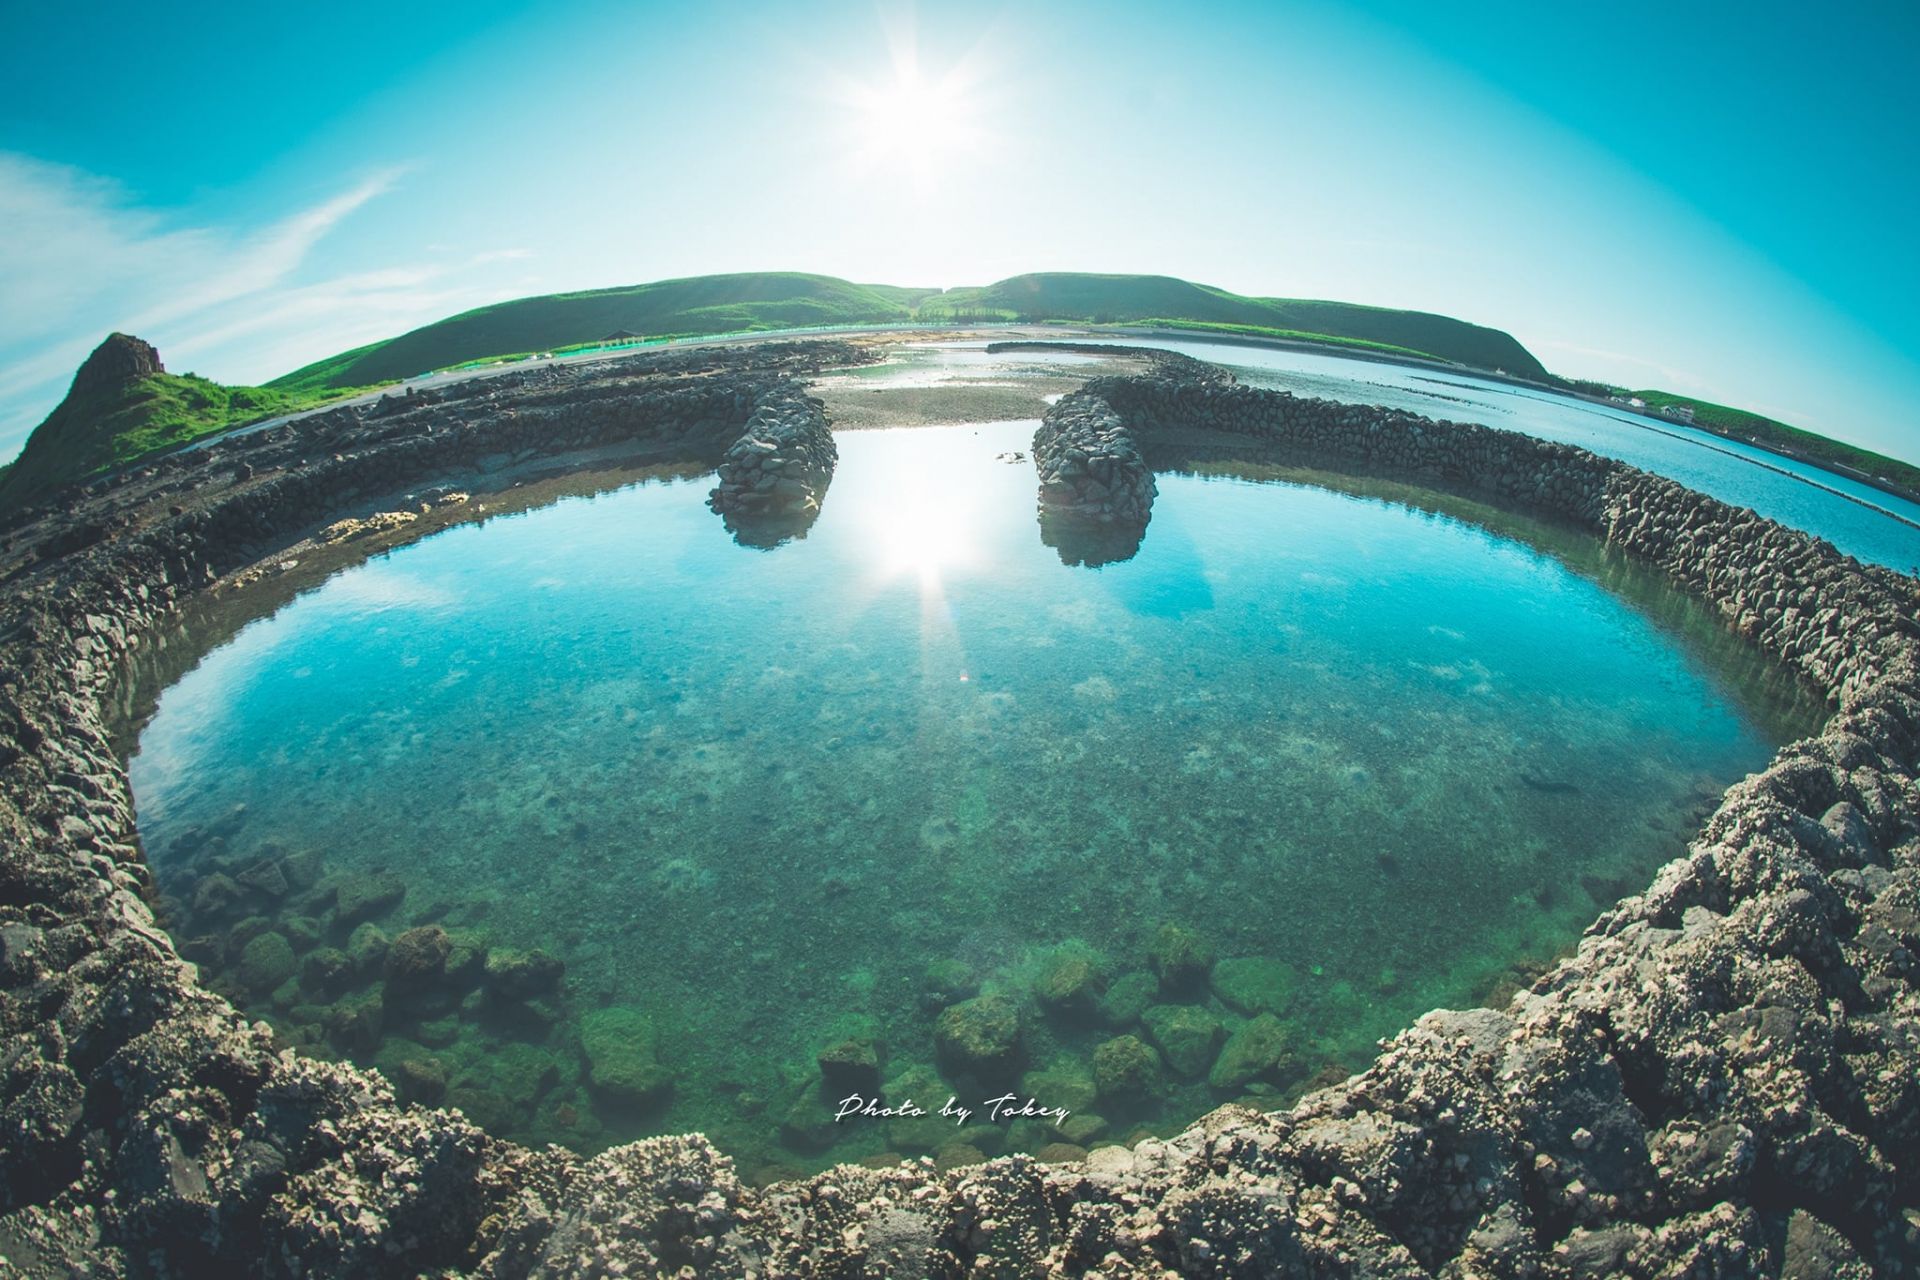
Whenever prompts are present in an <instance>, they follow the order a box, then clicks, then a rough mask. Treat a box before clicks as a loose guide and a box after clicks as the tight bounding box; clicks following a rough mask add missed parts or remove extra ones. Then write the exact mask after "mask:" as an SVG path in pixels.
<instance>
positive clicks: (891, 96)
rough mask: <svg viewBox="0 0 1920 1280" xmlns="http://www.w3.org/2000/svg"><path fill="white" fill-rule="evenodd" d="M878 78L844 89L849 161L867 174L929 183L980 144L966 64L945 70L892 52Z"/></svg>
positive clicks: (977, 111) (978, 113) (976, 98)
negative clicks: (849, 135) (849, 130)
mask: <svg viewBox="0 0 1920 1280" xmlns="http://www.w3.org/2000/svg"><path fill="white" fill-rule="evenodd" d="M891 63H892V64H891V66H889V67H888V68H887V70H886V71H885V72H884V73H882V74H881V75H880V76H879V77H877V78H875V79H873V80H869V81H865V82H852V83H849V84H847V85H845V86H844V87H843V92H842V93H841V95H840V96H841V98H842V100H843V101H844V102H845V103H846V105H847V106H848V107H849V109H850V110H849V116H850V123H851V125H852V132H853V147H852V151H853V158H854V164H855V167H856V168H857V169H859V170H860V171H861V172H863V173H866V174H878V175H886V174H893V175H895V176H900V175H905V176H910V177H912V178H914V179H915V180H916V181H917V182H918V184H919V185H920V186H921V187H923V188H924V187H926V186H928V185H930V184H932V183H933V182H934V181H935V180H936V179H938V178H939V177H941V176H942V175H943V174H945V173H946V172H948V171H949V170H950V169H951V168H952V167H953V166H954V164H955V163H956V162H958V161H960V160H962V159H964V158H965V157H966V156H967V155H968V154H969V153H972V152H975V151H978V150H979V149H980V148H981V147H982V145H983V143H984V137H985V135H984V132H983V130H982V127H981V122H980V121H981V112H982V105H981V101H980V95H979V93H978V91H977V86H976V83H975V77H974V76H973V75H972V74H971V73H970V72H969V70H968V68H967V65H966V64H965V63H961V64H956V65H955V66H953V67H951V68H948V69H946V70H943V71H938V72H936V71H932V70H930V69H928V68H925V67H923V66H922V65H921V64H920V60H919V58H918V57H917V56H914V55H912V54H911V53H900V52H896V53H895V55H894V57H893V59H892V60H891Z"/></svg>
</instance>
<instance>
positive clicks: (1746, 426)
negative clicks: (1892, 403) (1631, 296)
mask: <svg viewBox="0 0 1920 1280" xmlns="http://www.w3.org/2000/svg"><path fill="white" fill-rule="evenodd" d="M1623 394H1627V395H1633V396H1638V397H1639V398H1640V399H1642V400H1645V401H1646V402H1647V407H1648V408H1649V409H1653V410H1655V411H1658V410H1660V409H1665V408H1668V407H1670V406H1674V405H1679V406H1682V407H1685V408H1690V409H1692V410H1693V425H1694V426H1696V427H1698V428H1699V429H1700V430H1702V431H1711V432H1712V433H1713V434H1715V435H1718V436H1726V437H1728V438H1730V439H1734V440H1745V441H1747V442H1748V443H1750V444H1757V445H1759V446H1760V447H1761V448H1763V449H1774V450H1778V451H1779V452H1781V453H1785V454H1790V455H1792V456H1793V457H1796V458H1803V459H1805V460H1806V461H1808V462H1811V463H1814V464H1815V465H1817V466H1823V467H1827V468H1830V469H1832V470H1837V471H1840V472H1842V473H1850V474H1852V475H1854V476H1856V477H1857V478H1859V479H1862V480H1878V481H1881V482H1883V483H1888V484H1894V485H1898V486H1900V487H1901V488H1903V489H1906V490H1908V491H1910V492H1920V467H1916V466H1913V465H1911V464H1909V463H1905V462H1901V461H1900V460H1899V459H1898V458H1889V457H1887V456H1886V455H1885V454H1879V453H1874V452H1873V451H1872V450H1870V449H1862V448H1859V447H1858V446H1856V445H1850V444H1846V443H1844V442H1842V441H1839V440H1831V439H1828V438H1827V437H1826V436H1820V435H1815V434H1814V433H1813V432H1811V431H1803V430H1801V429H1800V428H1799V427H1790V426H1788V425H1787V424H1786V423H1784V422H1779V421H1776V420H1775V419H1773V418H1768V417H1765V416H1763V415H1761V414H1758V413H1749V412H1748V411H1747V410H1745V409H1732V408H1728V407H1727V406H1726V405H1724V404H1714V403H1713V402H1711V401H1708V400H1695V399H1693V398H1691V397H1689V396H1677V395H1675V394H1673V393H1672V392H1671V391H1632V392H1625V393H1623Z"/></svg>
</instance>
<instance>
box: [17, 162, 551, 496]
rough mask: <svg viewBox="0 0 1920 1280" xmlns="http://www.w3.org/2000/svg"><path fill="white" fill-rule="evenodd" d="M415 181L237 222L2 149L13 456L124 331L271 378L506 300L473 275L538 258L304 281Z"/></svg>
mask: <svg viewBox="0 0 1920 1280" xmlns="http://www.w3.org/2000/svg"><path fill="white" fill-rule="evenodd" d="M401 176H402V174H401V172H400V171H399V170H387V171H383V172H378V173H374V174H371V175H369V176H365V177H361V178H359V179H357V180H355V181H353V182H352V183H351V185H349V186H346V187H345V188H344V189H343V190H340V191H338V192H337V193H335V194H332V195H330V196H328V197H327V198H325V199H323V200H320V201H318V202H316V203H314V204H312V205H309V206H307V207H304V208H299V209H296V210H294V211H292V212H290V213H287V214H285V215H283V216H281V217H279V218H277V219H274V220H272V221H269V222H266V223H264V224H254V225H222V224H221V223H220V222H219V221H218V220H215V219H209V218H205V217H192V216H183V215H180V214H178V213H175V214H169V213H167V212H165V211H160V210H154V209H148V208H142V207H140V206H139V205H138V204H136V203H135V202H134V201H133V200H132V198H131V197H130V196H129V194H128V193H127V192H126V191H124V190H123V189H122V188H120V187H119V186H118V185H117V184H115V183H114V182H112V181H110V180H108V179H104V178H101V177H98V176H96V175H93V174H89V173H86V172H83V171H81V170H78V169H74V168H70V167H68V166H64V165H56V164H49V163H47V162H45V161H42V160H38V159H35V158H33V157H30V156H24V155H19V154H15V153H8V152H0V224H4V225H5V226H6V227H7V228H8V231H9V234H8V235H7V236H6V237H4V238H0V299H4V305H0V460H4V459H5V458H6V457H7V456H10V455H11V454H12V453H13V451H14V450H15V449H16V448H17V447H18V445H19V444H20V443H21V442H22V441H23V440H24V439H25V437H26V434H27V432H28V431H30V430H31V429H32V427H33V425H34V424H35V423H36V422H37V421H38V420H39V419H40V418H42V417H44V416H45V415H46V413H47V411H48V410H49V409H51V408H52V407H53V405H54V404H55V403H56V402H57V401H58V399H59V397H60V395H61V394H62V393H63V391H64V390H65V386H66V382H67V379H68V378H70V377H71V376H72V373H73V370H74V369H75V368H76V367H77V366H78V365H79V363H80V361H81V360H83V359H84V358H85V357H86V354H87V352H88V351H90V350H91V349H92V348H93V346H94V345H95V344H96V343H98V342H99V341H100V339H101V338H102V337H104V336H105V335H106V334H107V333H108V332H109V331H111V330H114V329H120V330H125V331H129V332H133V333H138V334H140V335H141V336H142V337H145V338H148V339H150V340H152V341H153V342H155V343H156V344H157V345H158V346H159V347H160V351H161V356H162V358H163V359H166V360H168V361H169V363H170V366H171V367H185V366H183V365H182V364H181V363H180V362H181V361H185V360H192V361H204V360H214V361H217V362H218V364H219V368H218V369H217V370H207V371H208V372H217V373H218V374H222V375H224V376H226V377H227V378H229V379H236V378H240V377H244V378H261V377H268V376H272V375H273V374H277V373H284V372H286V371H287V370H288V369H290V368H292V367H293V366H294V365H296V364H299V363H302V362H304V361H306V360H310V359H314V358H318V357H319V356H322V355H326V354H329V353H330V352H332V351H334V350H338V349H341V348H344V347H349V346H354V345H357V344H359V343H363V342H368V341H372V340H374V339H375V338H379V337H385V336H390V335H391V334H393V333H394V332H396V331H397V330H399V329H403V328H406V327H408V326H409V325H410V324H414V323H419V322H420V321H422V320H424V319H428V318H432V317H435V316H438V315H441V314H444V313H445V312H446V311H447V310H449V309H457V308H458V307H460V306H462V305H472V304H473V303H474V302H476V301H482V300H487V301H491V300H494V299H495V298H497V297H499V296H501V293H500V291H499V290H497V289H496V290H493V291H490V292H489V291H482V290H479V289H478V288H476V286H475V285H474V284H473V283H472V282H471V281H468V282H465V283H462V282H461V281H460V280H459V278H458V277H460V276H461V274H462V273H463V272H465V271H467V270H470V269H471V268H473V267H475V266H479V265H482V264H487V263H493V264H498V263H500V262H503V261H506V260H509V259H513V258H517V257H523V256H525V253H526V251H524V250H519V249H502V250H495V251H491V252H488V253H484V254H479V255H475V256H471V257H468V258H465V259H463V260H459V261H448V260H446V259H444V258H441V259H439V260H436V261H430V262H426V263H421V264H413V265H407V266H400V267H393V268H388V269H383V270H374V271H361V272H355V273H352V274H348V275H343V276H339V277H336V278H332V279H326V280H319V281H311V280H302V279H300V275H301V272H302V270H303V268H304V267H305V266H306V265H307V262H308V259H309V257H310V256H311V254H312V251H313V249H314V246H315V245H317V244H318V243H319V242H320V241H321V240H322V239H323V238H324V237H326V236H327V235H328V234H329V233H330V232H332V231H333V230H334V229H335V228H337V227H338V226H339V225H340V224H341V223H342V222H344V221H346V220H347V219H349V218H350V217H352V216H353V215H354V214H355V213H357V212H358V211H360V210H361V209H362V208H364V207H365V206H366V205H367V204H369V203H370V202H372V201H374V200H376V199H378V198H379V197H380V196H382V195H383V194H385V193H386V192H388V191H390V190H391V189H392V188H393V187H394V186H395V184H396V183H397V182H398V181H399V180H400V178H401ZM494 270H496V271H497V270H498V266H497V265H496V266H495V268H494ZM269 358H273V359H280V360H284V361H285V363H281V364H268V363H265V361H266V360H267V359H269Z"/></svg>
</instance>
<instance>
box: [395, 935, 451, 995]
mask: <svg viewBox="0 0 1920 1280" xmlns="http://www.w3.org/2000/svg"><path fill="white" fill-rule="evenodd" d="M452 950H453V942H452V940H451V939H450V938H448V937H447V931H446V930H445V929H442V928H441V927H440V926H439V925H437V924H428V925H421V926H419V927H418V928H414V929H408V930H405V931H404V932H402V933H401V934H400V935H399V936H398V937H396V938H394V940H393V943H392V945H391V946H389V947H388V948H387V957H386V962H385V966H384V967H385V971H386V976H387V985H388V986H389V987H390V988H392V989H393V990H394V991H396V992H401V993H414V992H420V991H424V990H426V989H428V988H429V987H432V986H433V985H434V984H435V983H437V982H439V981H440V980H441V979H442V978H443V977H444V976H445V975H446V969H447V955H448V953H449V952H450V951H452Z"/></svg>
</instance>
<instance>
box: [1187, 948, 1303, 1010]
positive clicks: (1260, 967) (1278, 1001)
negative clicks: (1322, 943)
mask: <svg viewBox="0 0 1920 1280" xmlns="http://www.w3.org/2000/svg"><path fill="white" fill-rule="evenodd" d="M1208 980H1209V982H1210V983H1211V984H1212V987H1213V994H1214V995H1216V996H1219V997H1220V1002H1221V1003H1222V1004H1224V1005H1226V1006H1227V1007H1228V1008H1230V1009H1235V1010H1238V1011H1239V1012H1241V1013H1244V1014H1246V1015H1248V1016H1249V1017H1251V1016H1253V1015H1255V1014H1261V1013H1273V1014H1281V1013H1285V1012H1286V1011H1287V1008H1288V1006H1290V1005H1291V1004H1292V1003H1293V989H1294V985H1295V984H1296V983H1297V982H1298V976H1297V975H1296V974H1295V973H1294V971H1293V966H1292V965H1289V964H1287V963H1286V962H1285V961H1282V960H1275V959H1274V958H1273V957H1271V956H1244V957H1242V958H1240V959H1237V960H1222V961H1220V962H1219V963H1218V964H1216V965H1214V966H1213V972H1212V973H1211V974H1210V975H1209V977H1208Z"/></svg>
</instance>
